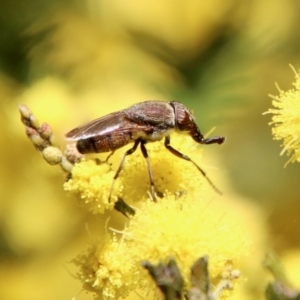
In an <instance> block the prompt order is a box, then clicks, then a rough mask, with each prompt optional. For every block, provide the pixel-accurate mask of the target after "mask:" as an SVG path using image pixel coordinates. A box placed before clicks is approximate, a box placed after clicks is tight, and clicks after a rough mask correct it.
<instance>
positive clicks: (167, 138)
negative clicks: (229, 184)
mask: <svg viewBox="0 0 300 300" xmlns="http://www.w3.org/2000/svg"><path fill="white" fill-rule="evenodd" d="M165 147H166V148H167V149H168V150H169V151H170V152H171V153H173V154H174V155H176V156H177V157H179V158H182V159H184V160H187V161H190V162H191V163H192V164H193V165H194V166H195V167H196V168H197V169H198V170H199V171H200V172H201V174H202V175H203V176H204V177H205V178H206V180H207V181H208V183H209V184H210V185H211V186H212V188H213V189H214V190H215V191H216V192H217V193H218V194H222V192H221V191H219V189H218V188H217V187H216V186H215V185H214V184H213V183H212V181H211V180H210V179H209V178H208V177H207V175H206V173H205V172H204V171H203V170H202V169H201V168H200V167H199V166H198V165H197V164H196V163H195V162H194V161H193V160H192V159H190V158H189V157H188V156H186V155H185V154H182V153H181V152H179V151H178V150H176V149H174V148H173V147H172V146H171V145H170V137H169V136H166V137H165Z"/></svg>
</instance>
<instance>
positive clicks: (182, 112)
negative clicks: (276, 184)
mask: <svg viewBox="0 0 300 300" xmlns="http://www.w3.org/2000/svg"><path fill="white" fill-rule="evenodd" d="M170 105H171V106H172V107H173V108H174V113H175V122H176V127H177V129H178V130H179V131H185V132H187V133H188V134H189V135H190V136H191V137H192V138H193V139H194V140H195V141H196V142H197V143H200V144H215V143H217V144H222V143H223V142H224V141H225V138H224V137H223V136H214V137H212V138H208V139H205V138H204V137H203V135H202V133H201V132H200V130H199V128H198V126H197V124H196V121H195V118H194V116H193V114H192V113H191V112H190V111H189V110H188V109H187V108H186V107H185V106H184V105H183V104H181V103H179V102H176V101H172V102H170Z"/></svg>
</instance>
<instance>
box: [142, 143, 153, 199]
mask: <svg viewBox="0 0 300 300" xmlns="http://www.w3.org/2000/svg"><path fill="white" fill-rule="evenodd" d="M145 144H146V142H145V141H141V151H142V153H143V156H144V158H145V159H146V162H147V167H148V174H149V179H150V193H151V196H152V199H153V201H154V202H157V201H156V195H155V190H154V180H153V173H152V169H151V165H150V161H149V156H148V152H147V149H146V147H145Z"/></svg>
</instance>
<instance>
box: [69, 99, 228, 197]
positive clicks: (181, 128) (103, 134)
mask: <svg viewBox="0 0 300 300" xmlns="http://www.w3.org/2000/svg"><path fill="white" fill-rule="evenodd" d="M173 131H177V132H183V133H187V134H188V135H190V136H191V137H192V138H193V139H194V141H196V142H197V143H199V144H215V143H217V144H222V143H223V142H224V140H225V138H224V137H223V136H214V137H211V138H207V139H206V138H204V137H203V135H202V134H201V132H200V130H199V128H198V126H197V124H196V122H195V118H194V116H193V115H192V113H191V112H190V111H189V110H188V109H187V108H186V107H185V106H184V105H183V104H181V103H180V102H176V101H171V102H164V101H155V100H152V101H145V102H141V103H137V104H135V105H132V106H130V107H128V108H126V109H123V110H120V111H117V112H114V113H111V114H109V115H106V116H103V117H101V118H99V119H96V120H93V121H91V122H89V123H86V124H83V125H81V126H79V127H77V128H75V129H73V130H71V131H70V132H68V133H67V134H66V137H67V138H68V139H71V140H73V141H77V149H78V151H79V152H80V153H82V154H86V153H101V152H112V153H111V154H110V155H109V156H108V158H109V157H110V156H111V155H112V154H113V153H114V151H115V150H117V149H119V148H121V147H123V146H125V145H127V144H128V143H134V144H133V147H132V148H130V149H129V150H127V151H126V152H125V153H124V156H123V158H122V160H121V163H120V165H119V167H118V169H117V171H116V174H115V176H114V178H113V182H112V185H111V189H110V192H109V201H110V198H111V194H112V191H113V187H114V184H115V181H116V179H117V178H118V176H119V174H120V172H121V170H122V168H123V165H124V162H125V158H126V156H128V155H130V154H132V153H133V152H134V151H135V150H136V149H137V147H138V146H139V145H140V148H141V151H142V154H143V156H144V158H145V159H146V162H147V166H148V173H149V178H150V191H151V196H152V198H153V200H154V201H155V200H156V195H155V190H154V180H153V173H152V169H151V165H150V162H149V157H148V153H147V149H146V147H145V144H146V143H148V142H155V141H159V140H161V139H162V138H164V139H165V143H164V144H165V147H166V148H167V149H168V150H169V151H170V152H171V153H173V154H174V155H176V156H177V157H179V158H182V159H185V160H187V161H190V162H191V163H193V164H194V165H195V167H196V168H197V169H198V170H199V171H200V172H201V173H202V175H203V176H204V177H205V178H206V180H207V181H208V182H209V183H210V185H211V186H212V187H213V188H214V190H215V191H216V192H218V193H220V191H219V190H218V189H217V188H216V186H215V185H214V184H213V183H212V181H211V180H210V179H209V178H208V177H207V176H206V173H205V172H204V171H203V170H202V169H201V168H200V167H199V166H198V165H197V164H196V163H195V162H194V161H193V160H191V159H190V158H189V157H188V156H186V155H184V154H182V153H180V152H179V151H178V150H176V149H174V148H173V147H172V146H171V145H170V134H171V133H172V132H173Z"/></svg>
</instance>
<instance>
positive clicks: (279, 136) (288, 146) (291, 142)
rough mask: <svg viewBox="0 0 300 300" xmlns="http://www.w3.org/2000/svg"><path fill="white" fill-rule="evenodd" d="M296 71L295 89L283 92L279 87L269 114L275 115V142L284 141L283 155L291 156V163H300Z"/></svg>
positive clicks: (299, 92) (298, 76) (299, 91)
mask: <svg viewBox="0 0 300 300" xmlns="http://www.w3.org/2000/svg"><path fill="white" fill-rule="evenodd" d="M293 70H294V73H295V77H296V81H295V82H294V83H293V85H294V89H290V90H288V91H283V90H281V89H280V88H279V87H278V90H279V95H278V96H272V95H270V96H271V98H272V99H273V101H272V104H273V106H274V107H275V108H271V109H269V110H268V111H267V113H271V114H273V117H272V122H270V125H272V126H273V128H272V133H273V137H274V139H275V140H283V143H282V146H283V150H282V151H281V155H282V154H283V153H285V152H287V154H288V155H291V157H290V159H289V160H288V162H287V163H289V162H295V161H300V73H297V72H296V71H295V69H293Z"/></svg>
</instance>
